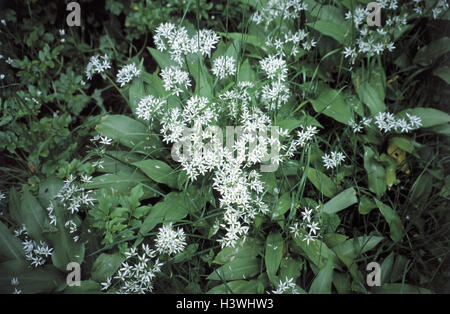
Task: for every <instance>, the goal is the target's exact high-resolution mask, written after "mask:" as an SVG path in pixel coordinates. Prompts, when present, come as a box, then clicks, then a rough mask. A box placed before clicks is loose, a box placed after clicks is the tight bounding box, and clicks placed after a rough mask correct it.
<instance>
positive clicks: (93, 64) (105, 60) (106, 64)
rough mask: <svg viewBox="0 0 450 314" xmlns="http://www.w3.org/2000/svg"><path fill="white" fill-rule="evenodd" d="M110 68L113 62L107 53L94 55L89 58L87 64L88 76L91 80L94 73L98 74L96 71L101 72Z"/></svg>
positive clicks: (86, 71)
mask: <svg viewBox="0 0 450 314" xmlns="http://www.w3.org/2000/svg"><path fill="white" fill-rule="evenodd" d="M110 68H111V63H110V60H109V57H108V56H107V55H104V56H100V55H95V56H92V57H91V58H90V59H89V63H88V65H87V66H86V70H85V73H86V77H87V79H88V80H91V79H92V76H93V75H94V74H96V73H97V74H101V73H103V72H105V71H106V70H108V69H110Z"/></svg>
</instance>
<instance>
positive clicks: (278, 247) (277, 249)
mask: <svg viewBox="0 0 450 314" xmlns="http://www.w3.org/2000/svg"><path fill="white" fill-rule="evenodd" d="M282 257H283V237H282V235H281V233H279V232H277V233H271V234H269V236H268V237H267V239H266V253H265V255H264V261H265V263H266V272H267V276H268V277H269V280H270V282H271V283H272V284H275V283H276V280H275V275H276V273H277V271H278V267H279V266H280V262H281V258H282Z"/></svg>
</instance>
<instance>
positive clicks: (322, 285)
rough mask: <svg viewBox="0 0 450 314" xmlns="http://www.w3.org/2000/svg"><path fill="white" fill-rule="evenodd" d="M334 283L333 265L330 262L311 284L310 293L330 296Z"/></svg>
mask: <svg viewBox="0 0 450 314" xmlns="http://www.w3.org/2000/svg"><path fill="white" fill-rule="evenodd" d="M332 281H333V263H332V262H330V261H328V262H327V264H326V265H325V267H324V268H322V269H320V270H319V273H318V274H317V276H316V278H315V279H314V281H313V282H312V284H311V288H310V289H309V293H312V294H329V293H331V283H332Z"/></svg>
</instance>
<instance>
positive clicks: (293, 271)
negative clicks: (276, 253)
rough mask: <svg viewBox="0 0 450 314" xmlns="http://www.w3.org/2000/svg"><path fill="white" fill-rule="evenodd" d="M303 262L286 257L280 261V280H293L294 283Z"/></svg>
mask: <svg viewBox="0 0 450 314" xmlns="http://www.w3.org/2000/svg"><path fill="white" fill-rule="evenodd" d="M303 264H304V262H303V261H302V262H300V261H298V260H296V259H293V258H292V257H286V258H283V259H282V260H281V263H280V278H282V279H284V278H293V279H294V281H295V280H297V278H299V277H300V274H301V270H302V265H303Z"/></svg>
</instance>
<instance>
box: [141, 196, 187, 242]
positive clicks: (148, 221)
mask: <svg viewBox="0 0 450 314" xmlns="http://www.w3.org/2000/svg"><path fill="white" fill-rule="evenodd" d="M187 202H188V200H187V197H186V196H185V194H184V193H176V192H171V193H169V194H167V195H166V197H165V198H164V201H161V202H158V203H156V204H155V205H154V206H153V208H152V209H151V210H150V213H149V214H148V216H147V217H146V218H145V220H144V222H143V224H142V227H141V229H140V231H139V233H141V234H145V233H147V232H149V231H151V230H153V228H154V227H155V226H156V225H157V224H159V223H170V222H177V221H179V220H181V219H183V218H184V217H186V216H187V214H188V211H187V204H188V203H187Z"/></svg>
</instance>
